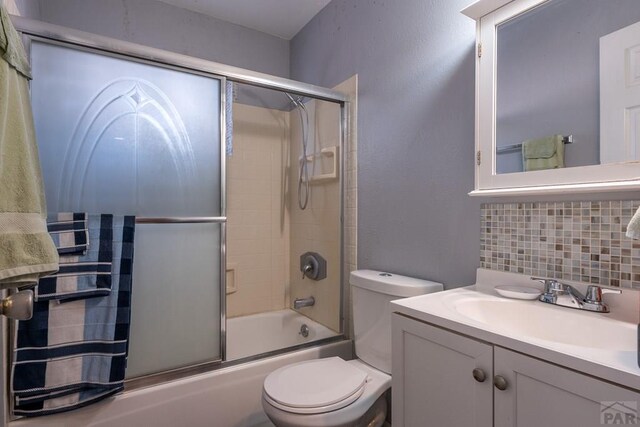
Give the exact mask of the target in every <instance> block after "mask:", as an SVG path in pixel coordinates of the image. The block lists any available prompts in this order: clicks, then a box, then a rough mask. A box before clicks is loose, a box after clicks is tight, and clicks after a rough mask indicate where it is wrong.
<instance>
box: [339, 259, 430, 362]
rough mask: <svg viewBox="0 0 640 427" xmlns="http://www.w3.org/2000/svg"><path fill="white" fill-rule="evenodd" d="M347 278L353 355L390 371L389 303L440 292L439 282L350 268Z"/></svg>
mask: <svg viewBox="0 0 640 427" xmlns="http://www.w3.org/2000/svg"><path fill="white" fill-rule="evenodd" d="M349 279H350V280H349V282H350V283H351V301H352V307H353V310H352V316H353V331H354V335H355V348H356V356H357V357H358V358H359V359H360V360H362V361H364V362H365V363H367V364H369V365H371V366H373V367H374V368H376V369H378V370H381V371H383V372H386V373H388V374H390V373H391V306H390V302H391V301H393V300H396V299H400V298H406V297H413V296H417V295H422V294H429V293H432V292H438V291H441V290H442V289H443V286H442V283H436V282H431V281H428V280H421V279H414V278H412V277H406V276H400V275H398V274H391V273H385V272H382V271H374V270H356V271H353V272H352V273H351V276H350V278H349Z"/></svg>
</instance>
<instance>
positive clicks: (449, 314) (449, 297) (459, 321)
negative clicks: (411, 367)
mask: <svg viewBox="0 0 640 427" xmlns="http://www.w3.org/2000/svg"><path fill="white" fill-rule="evenodd" d="M480 270H481V269H479V274H478V279H479V282H478V284H477V286H470V287H465V288H457V289H452V290H449V291H444V292H438V293H434V294H428V295H420V296H417V297H412V298H405V299H400V300H396V301H393V302H392V303H391V304H392V311H393V312H396V313H400V314H403V315H406V316H409V317H412V318H415V319H418V320H421V321H423V322H427V323H430V324H432V325H436V326H439V327H442V328H446V329H450V330H452V331H455V332H458V333H461V334H464V335H467V336H470V337H473V338H476V339H479V340H482V341H486V342H489V343H492V344H494V345H497V346H501V347H505V348H508V349H511V350H514V351H517V352H521V353H523V354H527V355H530V356H532V357H536V358H539V359H542V360H544V361H548V362H551V363H555V364H557V365H559V366H562V367H566V368H570V369H573V370H576V371H580V372H584V373H586V374H589V375H592V376H595V377H599V378H602V379H605V380H608V381H611V382H615V383H618V384H621V385H624V386H627V387H631V388H634V389H637V390H638V391H640V368H639V367H638V362H637V358H638V355H637V339H635V340H634V341H635V342H628V343H627V342H626V341H630V340H633V339H634V338H636V335H635V333H633V331H635V329H636V328H637V320H636V321H635V322H634V321H631V320H632V319H637V312H638V309H639V307H638V296H639V295H640V294H639V293H638V292H636V291H632V290H629V291H628V292H624V290H623V295H625V299H624V300H623V299H619V300H617V301H615V302H612V304H611V311H612V312H611V314H600V313H591V312H583V311H582V310H573V309H570V308H566V307H558V306H554V305H551V304H545V303H542V302H539V301H520V300H508V301H511V302H510V303H509V304H516V306H515V308H518V307H522V306H519V305H517V304H527V305H529V304H536V306H527V307H526V308H527V309H531V308H532V307H535V310H536V311H537V310H538V309H539V310H541V311H540V313H541V315H543V316H549V317H554V318H558V317H561V316H572V320H573V322H574V323H576V321H577V323H578V324H579V323H580V319H584V320H585V321H591V322H593V319H594V318H593V316H596V318H595V319H600V318H602V319H609V320H604V321H605V322H609V323H610V324H611V325H612V326H613V327H614V329H613V330H616V329H615V328H619V329H618V330H620V331H621V335H624V340H626V341H625V342H624V344H625V345H624V347H625V349H626V350H620V349H615V348H609V349H605V348H594V347H584V346H579V345H570V344H565V343H561V342H554V341H548V340H543V339H539V338H536V337H534V336H529V335H526V334H518V333H514V332H513V331H510V330H509V328H507V327H504V326H501V325H499V324H487V323H485V322H480V321H477V320H474V319H472V318H470V317H467V316H465V315H463V314H461V313H459V312H458V311H457V310H456V308H455V307H456V303H458V302H460V301H464V300H470V299H473V300H480V301H505V298H503V297H501V296H498V294H497V293H496V292H495V291H494V290H493V286H495V285H497V284H504V283H505V282H508V283H514V281H515V282H519V283H520V284H530V282H528V281H525V279H522V277H523V276H521V275H515V274H512V273H499V272H487V270H483V271H480ZM496 274H497V275H498V276H496ZM515 276H520V278H518V277H515ZM514 278H515V280H514ZM526 280H528V278H526ZM488 282H490V283H488ZM610 301H613V300H610ZM512 308H513V307H512ZM623 311H624V312H623ZM576 316H577V317H576ZM581 316H589V318H586V317H581ZM598 316H602V317H598ZM630 328H632V329H633V331H632V330H631V329H630ZM573 332H574V333H575V334H589V333H590V330H588V329H587V328H585V329H580V328H576V330H575V331H573ZM622 332H624V333H623V334H622ZM592 338H593V339H594V340H597V339H598V336H597V335H596V334H594V336H593V337H592ZM589 339H591V338H589ZM596 347H597V346H596ZM631 348H633V350H629V349H631Z"/></svg>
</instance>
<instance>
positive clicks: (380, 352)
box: [262, 270, 443, 427]
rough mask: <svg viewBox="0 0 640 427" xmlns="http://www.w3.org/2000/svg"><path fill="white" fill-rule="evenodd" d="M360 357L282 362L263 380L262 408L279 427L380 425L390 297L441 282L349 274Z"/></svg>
mask: <svg viewBox="0 0 640 427" xmlns="http://www.w3.org/2000/svg"><path fill="white" fill-rule="evenodd" d="M350 283H351V287H352V302H353V311H352V313H353V328H354V333H355V350H356V356H358V359H355V360H349V361H345V360H342V359H341V358H339V357H329V358H325V359H316V360H308V361H305V362H300V363H293V364H291V365H287V366H284V367H282V368H280V369H277V370H275V371H273V372H272V373H270V374H269V375H268V376H267V378H266V379H265V380H264V386H263V389H262V407H263V408H264V411H265V413H266V414H267V416H268V417H269V419H270V420H271V421H272V422H273V423H274V424H275V425H276V426H278V427H342V426H345V427H346V426H349V427H354V426H355V427H358V426H367V427H378V426H381V425H382V424H383V423H384V421H385V418H386V416H387V396H386V393H385V392H386V391H387V390H388V389H389V387H391V376H390V374H391V310H390V305H389V303H390V301H392V300H395V299H399V298H404V297H411V296H416V295H421V294H428V293H431V292H437V291H441V290H442V289H443V287H442V284H441V283H435V282H430V281H427V280H419V279H413V278H411V277H404V276H398V275H395V274H389V273H383V272H380V271H373V270H358V271H354V272H352V273H351V277H350Z"/></svg>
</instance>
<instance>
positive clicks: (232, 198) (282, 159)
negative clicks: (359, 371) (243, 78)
mask: <svg viewBox="0 0 640 427" xmlns="http://www.w3.org/2000/svg"><path fill="white" fill-rule="evenodd" d="M233 124H234V134H233V137H234V152H233V155H232V156H230V157H227V216H228V227H227V282H228V283H227V285H228V286H227V293H228V295H227V315H228V316H229V317H235V316H242V315H246V314H252V313H261V312H266V311H271V310H280V309H283V308H286V307H288V301H289V298H288V291H289V288H288V287H289V214H288V212H287V209H286V206H287V202H286V185H285V184H286V168H287V165H288V161H289V160H288V159H289V113H288V112H283V111H279V110H273V109H267V108H258V107H253V106H249V105H243V104H237V103H235V104H234V105H233ZM234 284H235V290H233V289H230V288H231V287H232V286H234Z"/></svg>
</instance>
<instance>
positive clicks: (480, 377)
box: [472, 368, 487, 383]
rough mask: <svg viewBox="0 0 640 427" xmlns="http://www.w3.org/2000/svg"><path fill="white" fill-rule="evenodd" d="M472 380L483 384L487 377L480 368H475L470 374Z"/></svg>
mask: <svg viewBox="0 0 640 427" xmlns="http://www.w3.org/2000/svg"><path fill="white" fill-rule="evenodd" d="M472 374H473V378H474V379H475V380H476V381H478V382H479V383H483V382H484V380H486V379H487V375H486V374H485V373H484V371H483V370H482V369H480V368H475V369H474V370H473V372H472Z"/></svg>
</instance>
